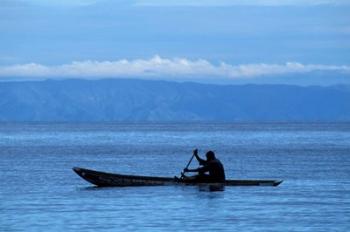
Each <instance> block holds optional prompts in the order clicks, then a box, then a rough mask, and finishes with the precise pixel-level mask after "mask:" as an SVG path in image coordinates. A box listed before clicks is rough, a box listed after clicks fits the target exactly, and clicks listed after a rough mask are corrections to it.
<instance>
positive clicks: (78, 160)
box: [0, 124, 350, 231]
mask: <svg viewBox="0 0 350 232" xmlns="http://www.w3.org/2000/svg"><path fill="white" fill-rule="evenodd" d="M195 147H198V148H199V149H200V153H201V154H202V155H203V152H204V151H205V150H207V149H213V150H215V151H216V153H217V156H218V157H219V158H220V159H221V161H222V162H223V163H224V165H225V168H226V175H227V177H228V178H230V179H232V178H259V179H265V178H266V179H283V180H284V182H283V183H282V184H281V185H280V186H279V187H275V188H273V187H227V188H226V189H225V191H224V192H208V191H203V190H202V189H199V188H198V187H176V186H168V187H126V188H93V187H91V185H90V184H89V183H87V182H85V181H84V180H82V179H80V177H78V176H77V175H76V174H74V173H73V172H72V171H71V168H72V167H73V166H80V167H87V168H92V169H97V170H102V171H110V172H119V173H128V174H140V175H156V176H174V175H178V174H179V172H180V171H181V170H182V169H183V168H184V166H185V165H186V163H187V161H188V159H189V158H190V156H191V153H192V150H193V149H194V148H195ZM0 158H1V161H0V174H1V175H0V187H1V188H0V231H76V230H80V231H83V230H84V231H165V230H169V231H172V230H173V231H179V230H180V231H181V230H186V231H202V230H211V231H350V124H234V125H233V124H195V125H192V124H132V125H130V124H0ZM196 165H197V164H196V163H195V162H193V164H192V166H193V167H195V166H196Z"/></svg>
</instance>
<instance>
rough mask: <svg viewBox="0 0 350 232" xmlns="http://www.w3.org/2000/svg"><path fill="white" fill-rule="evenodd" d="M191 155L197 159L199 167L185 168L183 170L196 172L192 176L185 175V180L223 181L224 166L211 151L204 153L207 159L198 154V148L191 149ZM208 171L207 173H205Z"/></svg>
mask: <svg viewBox="0 0 350 232" xmlns="http://www.w3.org/2000/svg"><path fill="white" fill-rule="evenodd" d="M193 155H194V156H195V157H196V159H197V160H198V162H199V164H200V165H201V167H199V168H196V169H188V168H185V169H184V170H183V171H184V172H198V175H197V176H194V177H185V180H188V181H196V182H209V183H213V182H225V170H224V166H223V165H222V163H221V162H220V160H218V159H217V158H216V157H215V153H214V152H213V151H208V152H207V153H206V157H207V160H204V159H201V158H200V157H199V156H198V150H197V149H196V150H194V151H193ZM207 173H209V174H207Z"/></svg>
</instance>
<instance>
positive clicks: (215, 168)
mask: <svg viewBox="0 0 350 232" xmlns="http://www.w3.org/2000/svg"><path fill="white" fill-rule="evenodd" d="M207 165H208V171H209V177H210V180H211V181H213V182H224V181H225V169H224V165H222V163H221V162H220V160H218V159H213V160H210V161H208V163H207Z"/></svg>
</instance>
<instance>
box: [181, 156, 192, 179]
mask: <svg viewBox="0 0 350 232" xmlns="http://www.w3.org/2000/svg"><path fill="white" fill-rule="evenodd" d="M194 154H195V153H193V155H192V157H191V159H190V160H189V161H188V163H187V165H186V167H185V169H187V168H188V167H189V166H190V164H191V162H192V160H193V157H194ZM184 175H185V173H184V172H181V177H184Z"/></svg>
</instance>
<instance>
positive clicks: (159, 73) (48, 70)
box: [0, 56, 350, 80]
mask: <svg viewBox="0 0 350 232" xmlns="http://www.w3.org/2000/svg"><path fill="white" fill-rule="evenodd" d="M314 71H321V72H343V73H347V74H350V66H348V65H320V64H301V63H297V62H287V63H285V64H242V65H231V64H227V63H224V62H222V63H220V64H218V65H215V64H213V63H210V62H209V61H207V60H204V59H197V60H189V59H186V58H173V59H167V58H162V57H160V56H154V57H153V58H151V59H135V60H127V59H121V60H116V61H91V60H88V61H79V62H77V61H75V62H72V63H71V64H63V65H57V66H46V65H42V64H36V63H29V64H17V65H10V66H0V76H1V77H3V78H11V77H22V78H33V77H34V78H36V77H37V78H50V77H51V78H67V77H74V78H85V79H88V78H100V77H115V78H118V77H138V78H157V79H160V78H161V79H163V78H164V79H170V80H171V79H177V78H180V79H183V78H185V77H191V78H198V79H201V78H206V79H208V78H217V77H220V78H226V79H239V78H254V77H259V76H274V75H283V74H293V73H308V72H314Z"/></svg>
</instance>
